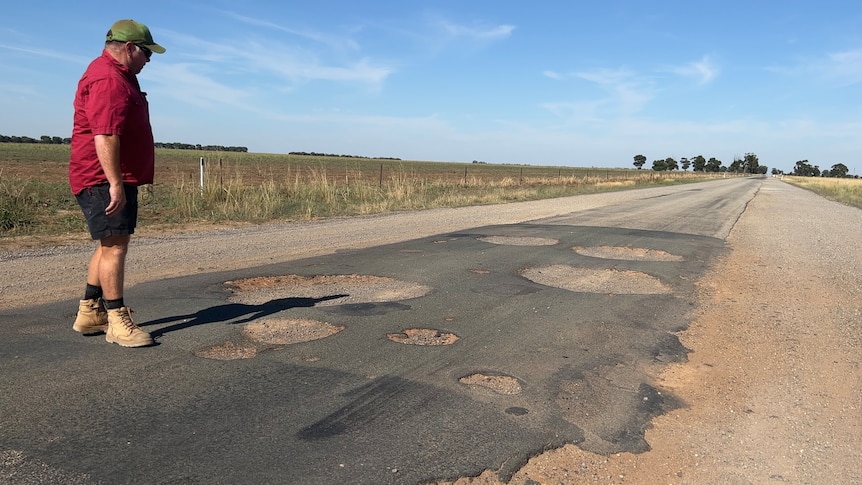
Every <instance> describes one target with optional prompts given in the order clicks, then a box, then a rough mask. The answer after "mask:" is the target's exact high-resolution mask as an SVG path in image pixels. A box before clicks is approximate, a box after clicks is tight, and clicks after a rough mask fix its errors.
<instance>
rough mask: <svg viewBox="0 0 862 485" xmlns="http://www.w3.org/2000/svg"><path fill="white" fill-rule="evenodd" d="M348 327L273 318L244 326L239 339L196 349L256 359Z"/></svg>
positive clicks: (219, 356)
mask: <svg viewBox="0 0 862 485" xmlns="http://www.w3.org/2000/svg"><path fill="white" fill-rule="evenodd" d="M342 330H344V327H341V326H337V325H332V324H330V323H326V322H319V321H317V320H310V319H305V318H298V319H289V318H270V319H266V320H261V321H256V322H251V323H248V324H246V325H245V326H243V328H242V332H241V334H240V338H239V339H238V340H237V341H231V340H227V341H225V342H222V343H220V344H216V345H212V346H210V347H205V348H203V349H200V350H198V351H196V352H195V355H197V356H198V357H203V358H206V359H215V360H238V359H252V358H254V357H257V355H258V354H259V353H260V352H263V351H264V350H268V349H273V348H279V347H282V346H285V345H292V344H299V343H303V342H311V341H313V340H320V339H323V338H326V337H330V336H332V335H335V334H337V333H338V332H340V331H342Z"/></svg>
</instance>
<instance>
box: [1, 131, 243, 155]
mask: <svg viewBox="0 0 862 485" xmlns="http://www.w3.org/2000/svg"><path fill="white" fill-rule="evenodd" d="M0 143H40V144H43V145H70V144H71V143H72V139H71V138H68V137H67V138H61V137H59V136H48V135H42V136H41V137H40V138H39V139H38V140H37V139H35V138H33V137H29V136H9V135H0ZM154 145H155V147H156V148H173V149H176V150H201V151H212V152H215V151H219V152H243V153H246V152H248V148H246V147H233V146H222V145H201V144H196V145H195V144H191V143H177V142H173V143H162V142H155V143H154Z"/></svg>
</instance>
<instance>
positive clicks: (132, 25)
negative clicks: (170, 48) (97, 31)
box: [105, 20, 165, 54]
mask: <svg viewBox="0 0 862 485" xmlns="http://www.w3.org/2000/svg"><path fill="white" fill-rule="evenodd" d="M105 41H106V42H108V41H117V42H131V43H133V44H140V45H142V46H144V47H146V48H147V49H149V50H151V51H153V52H156V53H158V54H164V53H165V48H164V47H162V46H160V45H159V44H156V41H154V40H153V34H151V33H150V29H148V28H147V26H146V25H144V24H142V23H140V22H135V21H134V20H118V21H116V22H114V25H112V26H111V30H109V31H108V35H106V36H105Z"/></svg>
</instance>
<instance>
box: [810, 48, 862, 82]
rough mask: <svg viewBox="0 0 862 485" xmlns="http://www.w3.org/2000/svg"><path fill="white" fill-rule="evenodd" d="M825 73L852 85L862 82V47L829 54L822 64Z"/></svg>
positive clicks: (821, 67) (831, 77)
mask: <svg viewBox="0 0 862 485" xmlns="http://www.w3.org/2000/svg"><path fill="white" fill-rule="evenodd" d="M820 69H822V73H823V75H825V76H826V77H828V78H830V79H833V80H836V81H838V82H839V83H840V84H841V85H844V86H850V85H853V84H858V83H860V82H862V49H855V50H848V51H843V52H835V53H832V54H829V55H828V56H827V58H826V61H825V62H823V63H822V65H821V66H820Z"/></svg>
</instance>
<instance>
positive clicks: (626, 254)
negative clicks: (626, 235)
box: [572, 246, 684, 261]
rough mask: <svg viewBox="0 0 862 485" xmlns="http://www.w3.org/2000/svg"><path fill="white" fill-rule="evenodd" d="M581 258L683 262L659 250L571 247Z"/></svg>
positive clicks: (681, 259)
mask: <svg viewBox="0 0 862 485" xmlns="http://www.w3.org/2000/svg"><path fill="white" fill-rule="evenodd" d="M572 250H574V251H575V252H576V253H578V254H581V255H583V256H590V257H593V258H602V259H620V260H624V261H683V259H684V258H683V257H682V256H679V255H677V254H671V253H669V252H667V251H662V250H660V249H649V248H630V247H626V246H590V247H584V246H573V247H572Z"/></svg>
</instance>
